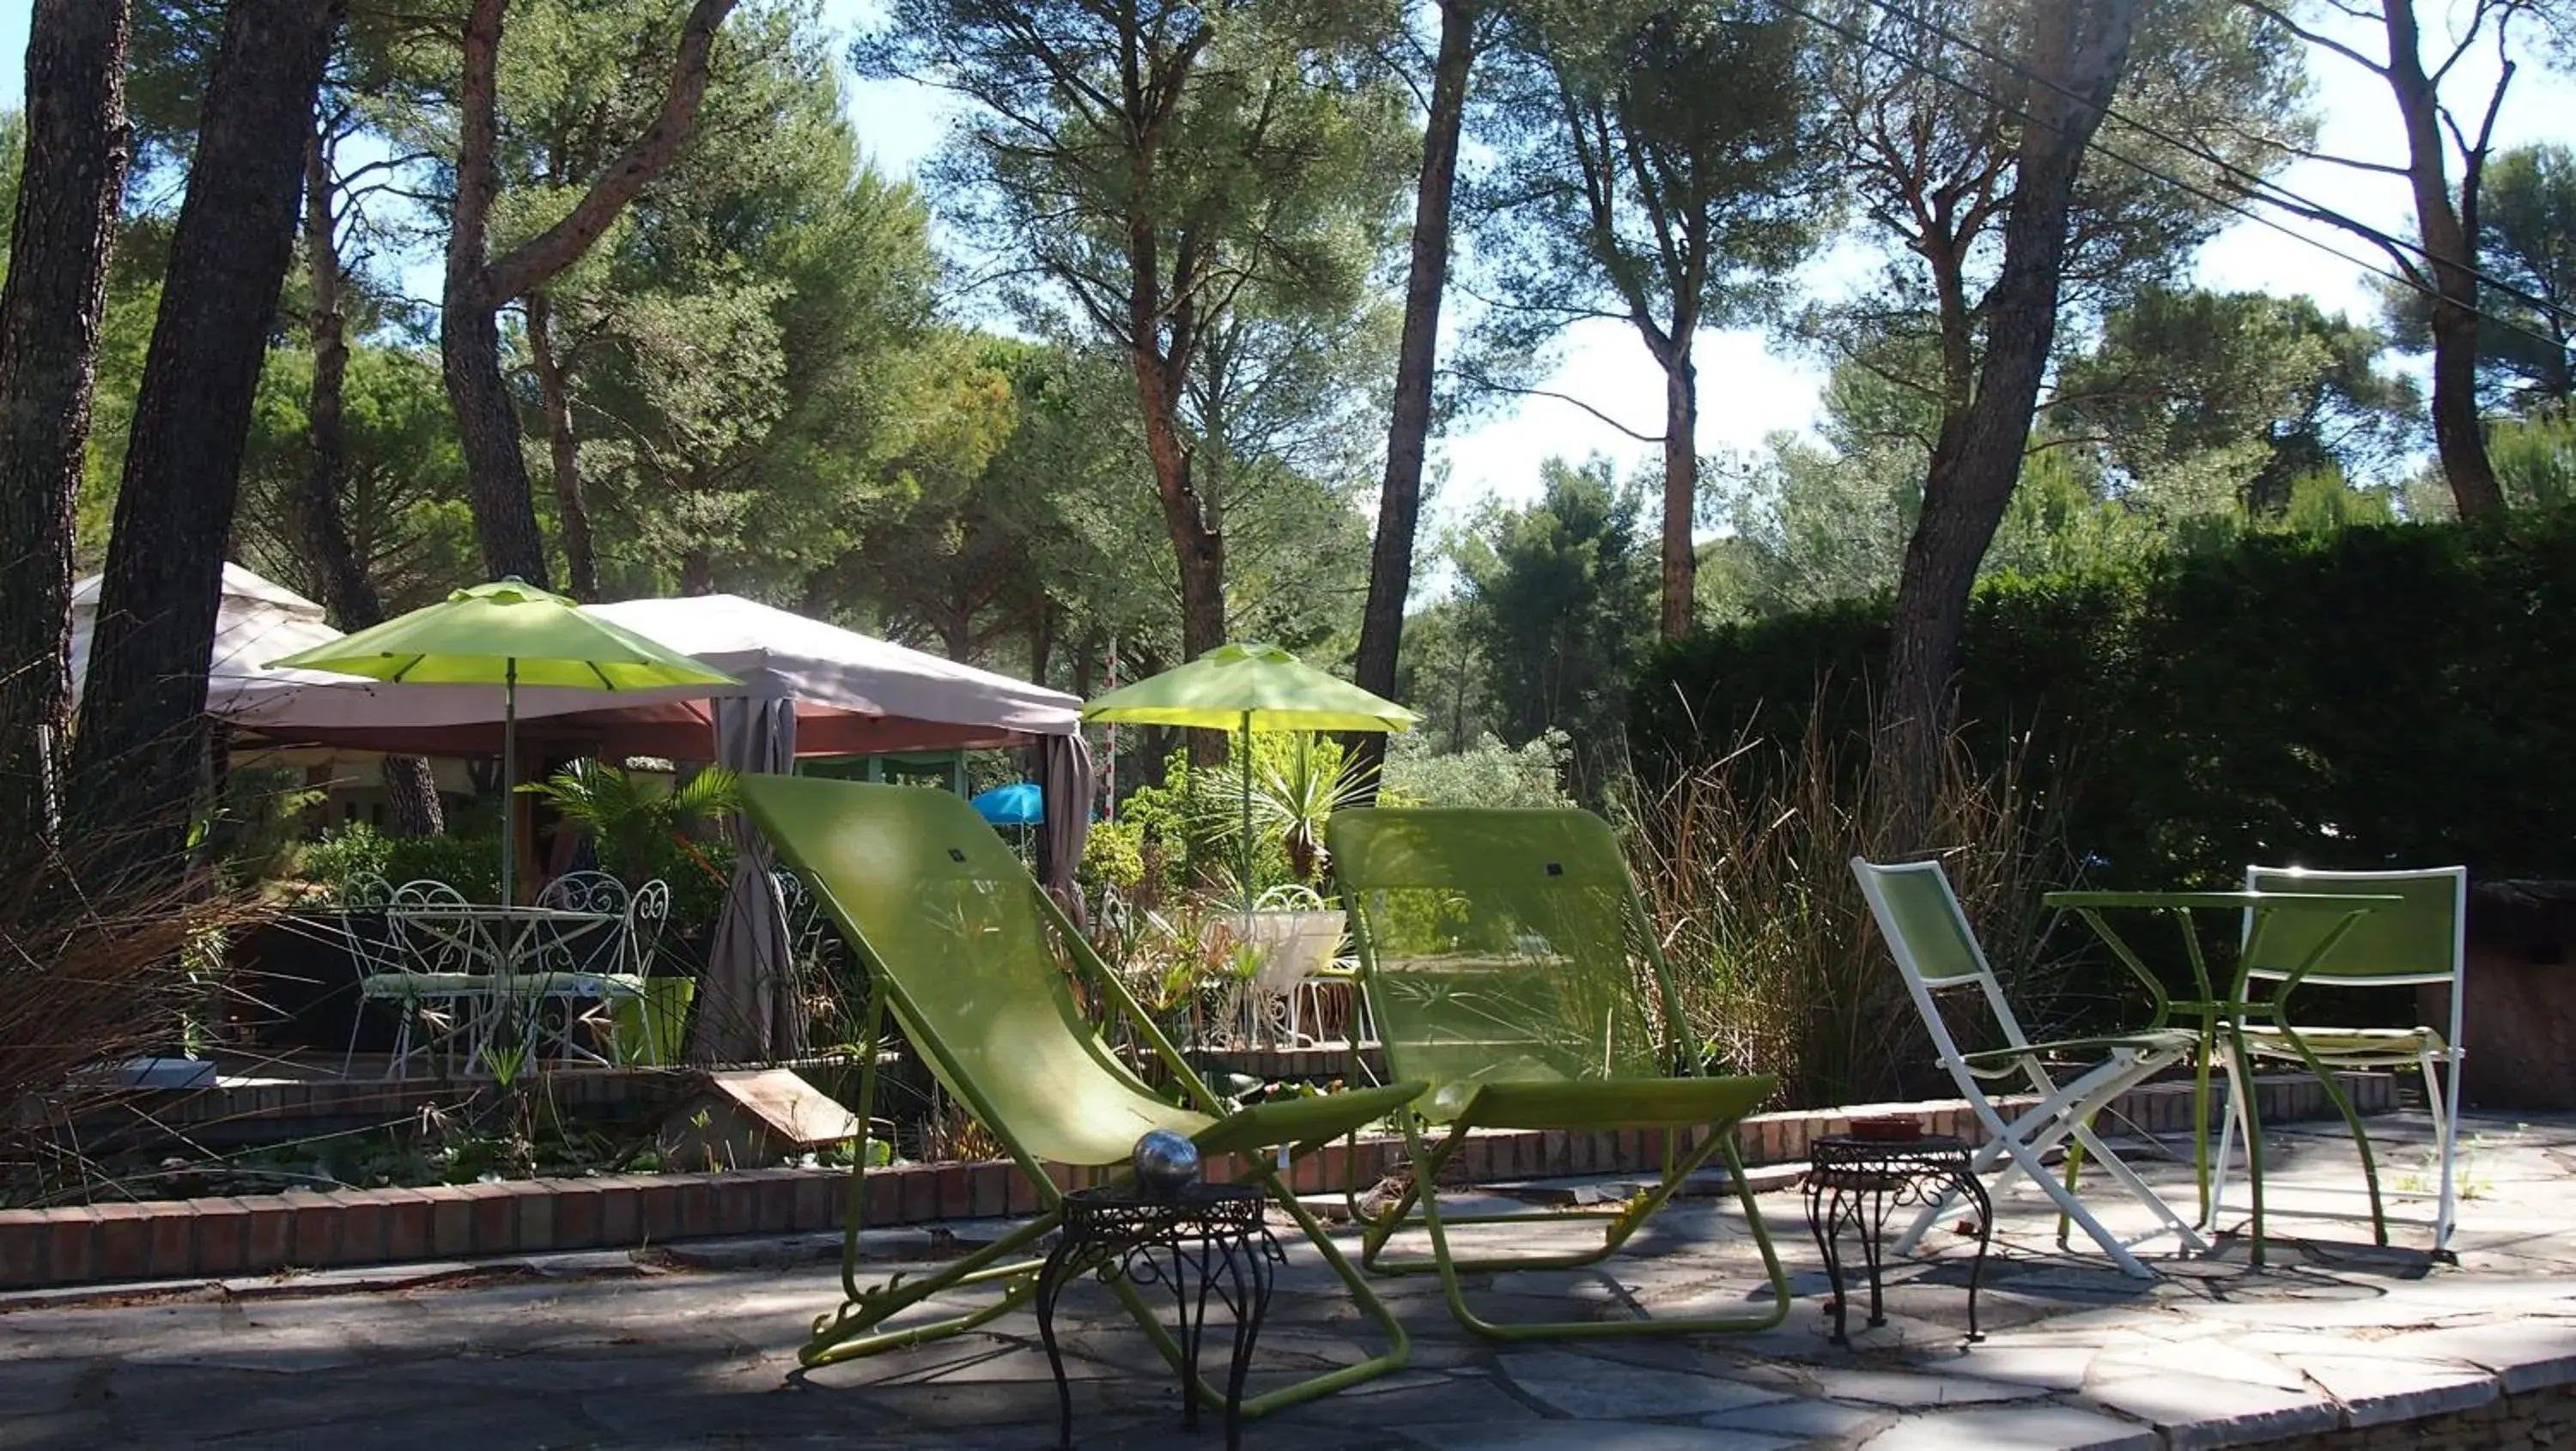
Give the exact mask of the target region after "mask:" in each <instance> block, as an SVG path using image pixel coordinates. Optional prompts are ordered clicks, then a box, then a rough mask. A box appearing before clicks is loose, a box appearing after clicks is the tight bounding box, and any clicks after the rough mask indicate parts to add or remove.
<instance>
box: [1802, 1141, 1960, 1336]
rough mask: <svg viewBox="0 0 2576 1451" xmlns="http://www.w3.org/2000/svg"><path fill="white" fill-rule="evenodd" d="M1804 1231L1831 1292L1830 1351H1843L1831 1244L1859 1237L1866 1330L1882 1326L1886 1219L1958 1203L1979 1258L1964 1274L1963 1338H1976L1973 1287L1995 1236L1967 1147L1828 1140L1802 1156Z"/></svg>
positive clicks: (1837, 1267)
mask: <svg viewBox="0 0 2576 1451" xmlns="http://www.w3.org/2000/svg"><path fill="white" fill-rule="evenodd" d="M1807 1157H1808V1168H1807V1228H1808V1230H1809V1231H1810V1232H1812V1233H1813V1234H1814V1235H1815V1237H1816V1248H1817V1250H1818V1251H1819V1252H1821V1253H1822V1254H1823V1255H1824V1257H1825V1274H1826V1275H1827V1276H1828V1277H1830V1278H1831V1279H1832V1281H1833V1286H1834V1306H1833V1308H1834V1344H1836V1345H1849V1344H1850V1343H1851V1340H1850V1338H1849V1336H1848V1335H1846V1334H1845V1329H1846V1322H1845V1317H1846V1315H1847V1314H1848V1313H1849V1309H1850V1296H1849V1294H1848V1293H1847V1292H1846V1291H1845V1290H1844V1288H1843V1262H1842V1258H1841V1256H1840V1255H1839V1254H1838V1253H1837V1251H1836V1248H1835V1241H1836V1240H1837V1239H1838V1238H1839V1237H1840V1236H1841V1234H1842V1231H1843V1229H1844V1228H1845V1227H1847V1226H1848V1227H1850V1228H1852V1229H1856V1230H1858V1231H1860V1245H1861V1262H1862V1263H1863V1264H1864V1265H1865V1266H1866V1267H1867V1268H1868V1270H1869V1323H1870V1324H1871V1325H1873V1326H1876V1325H1884V1324H1886V1323H1887V1316H1886V1315H1885V1314H1884V1313H1882V1311H1881V1308H1880V1303H1879V1288H1878V1267H1879V1259H1878V1241H1879V1237H1880V1235H1881V1234H1882V1233H1883V1232H1884V1231H1885V1230H1886V1228H1887V1216H1888V1213H1889V1211H1891V1210H1893V1209H1896V1208H1899V1207H1901V1206H1905V1205H1920V1204H1931V1203H1934V1202H1936V1201H1938V1200H1941V1199H1944V1198H1947V1197H1948V1196H1950V1195H1951V1194H1954V1193H1955V1194H1959V1195H1962V1196H1964V1197H1965V1198H1966V1199H1967V1200H1968V1202H1969V1204H1970V1205H1971V1206H1972V1207H1973V1208H1974V1209H1975V1211H1976V1216H1977V1257H1976V1258H1975V1259H1974V1260H1973V1261H1971V1262H1970V1264H1969V1267H1968V1338H1969V1339H1970V1340H1976V1339H1980V1338H1981V1336H1980V1335H1979V1333H1978V1331H1977V1281H1978V1279H1979V1278H1980V1277H1981V1276H1983V1275H1984V1273H1985V1269H1986V1246H1987V1243H1988V1241H1989V1240H1990V1239H1991V1238H1992V1237H1993V1235H1994V1229H1995V1222H1994V1207H1993V1205H1992V1204H1991V1203H1989V1202H1988V1200H1987V1198H1986V1186H1985V1185H1983V1184H1981V1183H1979V1182H1977V1176H1976V1175H1975V1174H1974V1173H1972V1172H1970V1170H1969V1167H1968V1165H1969V1149H1968V1145H1967V1144H1966V1142H1965V1141H1963V1140H1960V1139H1954V1138H1946V1137H1939V1136H1925V1137H1919V1138H1910V1139H1864V1138H1856V1137H1853V1136H1851V1135H1847V1134H1828V1135H1826V1136H1824V1137H1822V1138H1819V1139H1817V1140H1816V1141H1815V1142H1814V1143H1812V1144H1810V1145H1809V1146H1808V1149H1807Z"/></svg>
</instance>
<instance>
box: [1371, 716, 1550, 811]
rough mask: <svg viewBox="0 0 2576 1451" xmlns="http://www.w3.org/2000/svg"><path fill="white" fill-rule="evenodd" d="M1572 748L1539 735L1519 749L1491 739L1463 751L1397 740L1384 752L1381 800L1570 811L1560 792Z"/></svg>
mask: <svg viewBox="0 0 2576 1451" xmlns="http://www.w3.org/2000/svg"><path fill="white" fill-rule="evenodd" d="M1573 759H1574V743H1573V742H1572V741H1571V740H1569V739H1567V738H1566V735H1565V733H1564V732H1563V731H1555V730H1551V731H1543V732H1541V733H1540V734H1539V735H1537V736H1535V737H1532V738H1531V740H1530V741H1529V743H1528V744H1526V745H1523V746H1521V747H1520V748H1519V749H1517V750H1515V749H1514V748H1512V747H1510V746H1507V745H1504V744H1503V743H1502V742H1501V741H1498V740H1496V739H1494V737H1493V736H1492V735H1490V734H1488V735H1482V736H1479V737H1477V738H1476V743H1475V744H1474V745H1472V746H1469V747H1468V748H1467V749H1465V750H1463V751H1453V752H1449V753H1446V754H1443V753H1441V752H1437V751H1434V750H1432V749H1431V740H1430V737H1429V736H1427V735H1423V734H1414V735H1401V736H1397V737H1395V738H1393V739H1392V740H1389V741H1388V742H1387V747H1386V778H1385V782H1384V784H1383V787H1382V790H1381V796H1380V799H1382V800H1383V801H1385V802H1386V804H1388V805H1390V806H1396V805H1404V806H1504V807H1531V806H1569V805H1572V804H1573V799H1574V798H1572V797H1571V796H1568V795H1567V794H1566V791H1565V777H1566V771H1567V769H1568V768H1569V767H1570V766H1571V765H1572V763H1573Z"/></svg>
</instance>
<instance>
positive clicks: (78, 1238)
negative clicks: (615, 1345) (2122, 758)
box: [0, 1074, 2396, 1290]
mask: <svg viewBox="0 0 2576 1451" xmlns="http://www.w3.org/2000/svg"><path fill="white" fill-rule="evenodd" d="M2344 1082H2345V1086H2346V1091H2347V1092H2348V1093H2350V1094H2351V1096H2352V1098H2353V1101H2354V1106H2355V1107H2356V1108H2358V1109H2360V1110H2361V1111H2362V1112H2365V1113H2379V1112H2385V1111H2387V1110H2388V1109H2390V1108H2392V1107H2394V1106H2395V1102H2396V1092H2395V1087H2394V1082H2393V1080H2392V1079H2390V1078H2389V1077H2388V1076H2387V1075H2385V1074H2347V1075H2345V1076H2344ZM2261 1093H2262V1103H2261V1105H2260V1107H2261V1111H2262V1115H2263V1117H2264V1118H2265V1119H2267V1120H2274V1121H2280V1120H2289V1119H2299V1118H2314V1117H2317V1116H2319V1115H2321V1114H2324V1113H2326V1112H2328V1111H2329V1110H2328V1108H2327V1105H2326V1101H2325V1095H2324V1092H2323V1090H2322V1089H2320V1088H2319V1087H2318V1086H2317V1084H2316V1083H2314V1082H2313V1081H2311V1080H2309V1079H2307V1078H2305V1077H2289V1076H2284V1077H2280V1078H2272V1079H2266V1080H2264V1081H2263V1083H2262V1087H2261ZM2190 1105H2191V1099H2190V1092H2189V1085H2187V1084H2150V1085H2148V1086H2146V1087H2142V1088H2138V1089H2133V1090H2131V1091H2130V1092H2129V1093H2128V1094H2127V1095H2125V1096H2124V1097H2123V1098H2121V1099H2120V1100H2119V1102H2117V1103H2116V1104H2114V1105H2113V1107H2112V1110H2111V1112H2112V1113H2113V1114H2114V1115H2116V1116H2118V1117H2120V1118H2124V1119H2127V1120H2128V1121H2130V1122H2131V1123H2133V1124H2134V1125H2136V1126H2137V1127H2138V1128H2141V1129H2145V1130H2148V1131H2150V1132H2164V1131H2170V1130H2175V1129H2181V1128H2183V1127H2185V1126H2186V1124H2187V1122H2188V1120H2189V1118H2190ZM1885 1114H1910V1115H1912V1116H1913V1117H1914V1118H1915V1119H1916V1121H1917V1122H1919V1123H1921V1124H1922V1125H1923V1127H1924V1129H1925V1130H1926V1131H1927V1132H1931V1133H1943V1134H1955V1135H1957V1136H1959V1137H1961V1138H1965V1139H1968V1140H1970V1141H1972V1142H1973V1141H1977V1140H1980V1139H1982V1138H1983V1137H1984V1135H1983V1133H1982V1131H1981V1127H1980V1125H1979V1123H1978V1121H1977V1119H1976V1116H1975V1115H1974V1114H1973V1113H1972V1112H1970V1111H1969V1109H1968V1107H1967V1106H1966V1105H1965V1104H1964V1103H1960V1102H1957V1101H1955V1100H1954V1101H1947V1102H1942V1101H1935V1102H1929V1103H1910V1104H1885V1105H1858V1104H1856V1105H1848V1106H1845V1107H1843V1108H1839V1109H1830V1110H1813V1111H1805V1112H1796V1113H1771V1114H1756V1115H1754V1116H1753V1117H1751V1118H1748V1119H1746V1120H1745V1121H1744V1122H1743V1124H1742V1125H1741V1126H1739V1128H1738V1129H1737V1132H1736V1143H1737V1147H1738V1150H1739V1152H1740V1153H1742V1155H1743V1156H1744V1159H1745V1161H1746V1162H1747V1163H1751V1164H1779V1163H1789V1162H1795V1161H1799V1160H1803V1159H1804V1158H1805V1157H1806V1154H1807V1144H1808V1142H1809V1141H1810V1140H1811V1139H1813V1138H1814V1137H1816V1136H1818V1135H1822V1134H1829V1133H1837V1132H1842V1131H1844V1130H1845V1129H1847V1128H1848V1127H1849V1124H1850V1121H1851V1120H1852V1119H1853V1118H1854V1117H1860V1116H1880V1115H1885ZM1695 1142H1696V1140H1695ZM1662 1153H1663V1150H1662V1140H1661V1135H1660V1134H1656V1133H1651V1132H1642V1131H1637V1130H1622V1131H1608V1130H1605V1131H1600V1132H1594V1133H1575V1132H1568V1131H1564V1130H1549V1131H1546V1132H1531V1131H1522V1132H1497V1133H1487V1134H1478V1135H1476V1136H1475V1137H1474V1138H1473V1139H1472V1140H1471V1141H1470V1142H1469V1144H1468V1147H1467V1149H1466V1150H1465V1152H1464V1154H1463V1155H1462V1158H1463V1161H1464V1164H1465V1170H1466V1175H1467V1177H1468V1178H1469V1179H1470V1180H1471V1181H1473V1182H1477V1183H1496V1182H1503V1181H1508V1180H1513V1179H1525V1178H1542V1177H1551V1176H1560V1175H1577V1174H1620V1173H1636V1172H1643V1171H1648V1170H1651V1169H1654V1168H1656V1167H1658V1166H1659V1164H1660V1162H1661V1158H1662ZM1403 1157H1404V1149H1403V1144H1402V1142H1401V1141H1400V1140H1397V1139H1393V1138H1377V1139H1364V1140H1362V1141H1361V1142H1360V1143H1359V1144H1358V1145H1357V1146H1356V1148H1354V1147H1353V1146H1352V1145H1349V1144H1333V1145H1330V1146H1328V1147H1327V1148H1325V1149H1324V1150H1322V1151H1320V1152H1318V1153H1316V1154H1313V1155H1311V1156H1309V1157H1307V1158H1305V1159H1302V1160H1300V1161H1299V1162H1298V1164H1297V1167H1296V1170H1295V1173H1294V1178H1293V1185H1292V1187H1293V1188H1295V1189H1296V1190H1297V1191H1298V1192H1299V1193H1307V1194H1316V1193H1329V1192H1333V1191H1336V1190H1339V1189H1341V1188H1343V1187H1344V1186H1346V1185H1349V1184H1352V1183H1355V1182H1356V1183H1358V1184H1360V1185H1363V1186H1365V1185H1367V1184H1370V1183H1374V1182H1376V1180H1377V1179H1378V1178H1380V1177H1381V1176H1382V1175H1384V1174H1385V1173H1386V1171H1387V1170H1389V1169H1391V1168H1393V1167H1395V1166H1396V1165H1397V1164H1398V1163H1400V1162H1402V1160H1403ZM1212 1168H1216V1169H1217V1170H1218V1172H1217V1174H1216V1177H1223V1172H1222V1168H1221V1167H1219V1166H1212ZM1105 1172H1106V1171H1085V1170H1078V1169H1068V1168H1066V1167H1064V1166H1062V1165H1050V1166H1049V1173H1050V1175H1051V1176H1052V1177H1053V1178H1054V1179H1055V1180H1056V1182H1057V1183H1059V1184H1061V1185H1064V1186H1066V1187H1078V1186H1079V1185H1081V1184H1083V1183H1085V1182H1088V1181H1089V1180H1090V1179H1093V1178H1098V1177H1102V1176H1103V1175H1104V1174H1105ZM866 1186H867V1191H866V1192H867V1205H866V1219H867V1223H869V1224H871V1225H894V1224H913V1223H923V1222H927V1221H933V1220H941V1219H972V1218H985V1217H990V1216H995V1215H1007V1214H1026V1213H1031V1212H1034V1211H1035V1210H1036V1208H1037V1191H1036V1189H1035V1187H1034V1186H1032V1185H1031V1184H1029V1183H1028V1182H1027V1181H1026V1180H1025V1179H1022V1178H1021V1177H1020V1175H1019V1173H1018V1171H1017V1170H1016V1169H1015V1168H1013V1167H1012V1166H1011V1165H1010V1164H1008V1163H1006V1162H998V1161H987V1162H983V1163H974V1164H905V1165H898V1166H896V1167H893V1168H888V1169H872V1170H870V1171H869V1172H868V1174H867V1176H866ZM847 1190H848V1174H847V1172H846V1171H844V1170H837V1169H748V1170H740V1171H736V1172H733V1173H727V1174H622V1175H602V1176H598V1177H594V1178H586V1179H531V1180H520V1181H515V1182H510V1183H500V1184H448V1185H435V1186H432V1187H429V1188H424V1189H335V1190H329V1191H321V1192H305V1191H297V1192H290V1193H286V1194H275V1195H249V1196H243V1197H240V1198H229V1199H223V1198H219V1199H173V1200H150V1201H143V1202H138V1203H124V1204H99V1205H86V1206H80V1207H76V1208H69V1209H10V1210H0V1290H23V1289H34V1288H41V1287H48V1286H59V1285H80V1284H91V1283H107V1282H116V1281H134V1280H169V1279H211V1278H220V1277H224V1276H234V1275H251V1274H267V1273H272V1272H276V1271H282V1270H288V1269H308V1270H309V1269H322V1268H326V1267H331V1266H347V1265H370V1264H401V1263H407V1262H416V1261H422V1260H453V1259H467V1258H474V1257H481V1256H489V1255H509V1254H527V1253H533V1252H540V1251H549V1250H577V1249H631V1248H642V1247H646V1246H650V1245H654V1244H660V1243H663V1242H666V1241H670V1240H675V1239H697V1238H706V1237H710V1236H722V1235H745V1234H788V1233H800V1232H810V1231H820V1230H831V1229H838V1228H840V1227H841V1226H842V1223H843V1217H844V1206H845V1205H846V1203H847V1200H848V1193H847Z"/></svg>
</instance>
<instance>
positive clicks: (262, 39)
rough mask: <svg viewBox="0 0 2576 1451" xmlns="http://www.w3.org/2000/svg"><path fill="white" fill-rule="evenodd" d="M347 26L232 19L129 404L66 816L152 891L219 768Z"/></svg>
mask: <svg viewBox="0 0 2576 1451" xmlns="http://www.w3.org/2000/svg"><path fill="white" fill-rule="evenodd" d="M339 10H340V4H339V0H233V4H232V5H231V6H230V7H229V8H228V9H227V10H226V12H225V16H224V35H223V42H222V45H221V47H220V49H219V50H218V52H217V54H216V56H215V62H214V67H213V70H212V71H211V72H210V73H209V75H208V78H207V83H206V97H205V104H204V120H203V122H202V123H201V125H200V128H199V130H198V133H197V153H196V162H195V164H194V165H193V166H192V167H191V168H190V170H189V179H188V195H187V199H186V200H185V201H184V202H182V203H181V204H180V208H179V220H178V224H177V227H176V229H175V230H174V231H173V233H172V235H171V242H170V267H169V271H168V273H167V274H166V275H165V277H164V278H163V282H162V291H161V309H160V313H159V315H158V317H157V318H156V319H155V321H154V324H153V329H152V346H151V350H150V351H149V353H147V354H146V356H145V359H144V364H143V386H142V391H141V393H140V394H139V396H138V397H137V399H136V401H135V408H134V431H133V434H132V437H131V439H130V441H129V443H128V445H127V449H126V456H125V477H124V480H123V483H122V485H121V486H120V489H119V492H118V494H117V498H116V521H115V532H114V534H113V535H112V536H111V539H110V542H109V546H108V555H107V572H106V582H105V583H104V584H103V585H102V586H101V587H100V590H99V601H98V629H97V633H96V635H95V636H94V637H93V639H92V643H91V647H90V669H89V679H88V687H87V689H86V690H85V691H84V692H83V695H82V698H81V711H80V729H79V732H78V734H77V736H76V738H75V743H74V754H73V772H72V783H71V785H72V810H71V813H70V816H71V818H72V820H73V821H74V823H75V824H76V827H78V828H85V829H88V830H92V831H97V832H100V833H102V834H107V835H112V836H113V837H115V838H116V839H118V840H119V842H120V850H121V851H122V852H123V853H124V854H125V858H126V861H127V862H128V863H129V864H131V865H132V866H134V867H137V868H140V869H143V870H145V871H148V872H152V873H156V874H157V873H159V872H162V871H164V870H166V869H168V868H169V867H170V866H171V865H173V864H174V863H176V862H177V861H178V860H180V859H181V858H182V856H183V854H184V851H185V847H186V842H187V830H188V823H189V818H190V815H191V811H192V808H193V806H194V804H195V801H196V798H197V793H198V791H199V789H200V787H201V784H202V783H203V782H204V780H205V778H206V774H207V773H208V771H209V770H210V769H211V761H212V758H211V756H210V755H209V752H208V750H207V742H208V732H207V729H206V715H205V709H206V665H207V660H208V657H209V656H210V655H211V653H212V651H213V646H214V636H215V615H216V611H217V607H218V604H219V602H220V598H221V594H222V587H223V567H224V544H225V540H226V537H227V535H228V534H229V533H230V532H231V528H232V517H233V497H234V494H235V492H236V488H237V485H238V484H239V481H240V475H241V457H242V448H243V445H244V443H245V442H246V441H247V440H248V437H249V433H250V416H251V405H252V401H253V398H254V395H255V394H256V392H257V390H258V387H259V372H260V362H261V359H262V358H263V356H264V355H265V354H266V352H267V350H268V333H269V328H270V326H271V325H272V324H273V323H274V322H275V321H276V319H277V294H278V287H279V284H280V283H282V282H283V281H284V280H285V277H286V269H287V266H288V264H290V263H291V262H292V261H293V260H294V256H295V232H296V208H295V200H296V194H297V192H298V190H299V189H300V188H301V187H302V185H303V181H304V149H305V142H306V137H307V135H308V133H309V131H310V130H311V127H312V118H313V102H314V96H315V93H316V92H317V91H318V90H319V89H320V87H321V84H322V67H323V62H324V60H325V58H326V57H327V56H328V54H329V51H330V40H331V32H332V30H333V28H334V26H335V25H336V23H337V21H338V18H339Z"/></svg>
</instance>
